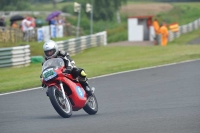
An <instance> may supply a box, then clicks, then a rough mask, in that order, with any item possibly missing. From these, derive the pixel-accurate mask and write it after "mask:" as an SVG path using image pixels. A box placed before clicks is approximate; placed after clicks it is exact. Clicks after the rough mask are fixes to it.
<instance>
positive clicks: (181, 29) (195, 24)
mask: <svg viewBox="0 0 200 133" xmlns="http://www.w3.org/2000/svg"><path fill="white" fill-rule="evenodd" d="M199 27H200V19H197V20H195V21H194V22H191V23H189V24H186V25H182V26H179V31H178V32H172V31H170V30H169V37H168V42H171V41H173V40H174V39H176V38H178V37H180V36H181V35H182V34H185V33H189V32H191V31H194V30H197V29H198V28H199ZM159 40H161V36H160V37H159ZM159 42H161V41H159ZM159 44H160V43H159Z"/></svg>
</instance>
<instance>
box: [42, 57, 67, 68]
mask: <svg viewBox="0 0 200 133" xmlns="http://www.w3.org/2000/svg"><path fill="white" fill-rule="evenodd" d="M64 65H65V63H64V61H63V59H61V58H52V59H49V60H47V61H45V62H44V64H43V66H42V71H43V70H45V69H46V68H48V67H52V68H60V67H63V66H64Z"/></svg>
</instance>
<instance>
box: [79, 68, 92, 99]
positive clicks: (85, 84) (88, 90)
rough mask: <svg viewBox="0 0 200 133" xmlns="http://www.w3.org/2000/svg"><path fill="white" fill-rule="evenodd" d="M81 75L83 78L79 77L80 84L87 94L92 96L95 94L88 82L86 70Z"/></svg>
mask: <svg viewBox="0 0 200 133" xmlns="http://www.w3.org/2000/svg"><path fill="white" fill-rule="evenodd" d="M80 75H81V76H79V82H80V84H81V85H82V87H83V89H84V90H85V92H86V93H87V95H88V96H91V95H92V94H93V91H92V89H91V87H90V86H89V84H88V82H87V78H86V73H85V72H84V70H82V71H81V73H80Z"/></svg>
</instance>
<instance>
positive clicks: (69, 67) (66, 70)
mask: <svg viewBox="0 0 200 133" xmlns="http://www.w3.org/2000/svg"><path fill="white" fill-rule="evenodd" d="M72 69H73V68H72V67H71V66H67V68H65V69H64V70H63V73H69V74H70V73H71V71H72Z"/></svg>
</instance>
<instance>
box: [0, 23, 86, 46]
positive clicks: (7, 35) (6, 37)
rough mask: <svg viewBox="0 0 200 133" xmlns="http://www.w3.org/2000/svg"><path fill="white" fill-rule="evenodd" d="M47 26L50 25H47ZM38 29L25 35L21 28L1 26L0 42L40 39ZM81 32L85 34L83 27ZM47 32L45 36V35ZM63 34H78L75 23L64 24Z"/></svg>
mask: <svg viewBox="0 0 200 133" xmlns="http://www.w3.org/2000/svg"><path fill="white" fill-rule="evenodd" d="M47 27H49V26H47ZM38 29H39V28H35V29H34V30H30V31H29V32H26V34H24V35H25V36H23V32H22V30H20V29H14V28H7V27H0V42H18V41H25V42H30V41H38V34H37V33H38V32H37V30H38ZM49 29H51V28H50V27H49ZM49 31H50V30H49ZM79 33H80V35H82V34H83V32H82V29H81V28H79ZM45 34H46V33H45ZM45 34H44V35H43V36H45ZM49 34H50V33H49ZM62 34H63V36H75V35H76V26H73V25H66V26H63V33H62Z"/></svg>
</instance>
